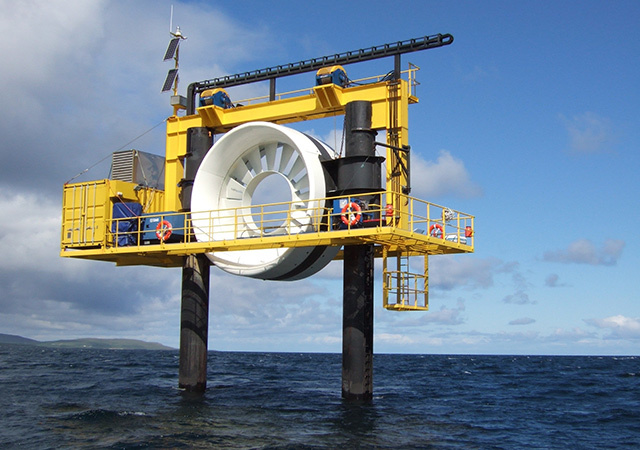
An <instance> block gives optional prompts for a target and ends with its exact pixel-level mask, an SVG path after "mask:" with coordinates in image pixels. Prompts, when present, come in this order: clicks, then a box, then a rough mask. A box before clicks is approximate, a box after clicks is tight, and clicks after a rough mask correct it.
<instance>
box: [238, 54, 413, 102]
mask: <svg viewBox="0 0 640 450" xmlns="http://www.w3.org/2000/svg"><path fill="white" fill-rule="evenodd" d="M418 70H420V67H418V66H416V65H415V64H412V63H409V69H407V70H403V71H402V72H401V74H402V75H406V76H407V78H408V80H409V86H411V95H412V96H413V97H415V88H416V86H418V85H419V84H420V83H419V82H418V81H417V78H416V72H417V71H418ZM387 77H388V74H384V75H375V76H372V77H366V78H359V79H357V80H351V84H352V85H358V84H367V83H379V82H381V81H383V80H384V79H385V78H387ZM309 94H313V88H304V89H297V90H295V91H287V92H282V93H279V94H276V96H275V100H284V99H286V98H291V97H296V96H299V95H309ZM270 100H271V99H270V97H269V96H268V95H262V96H259V97H252V98H246V99H242V100H238V101H237V102H235V104H236V105H238V106H249V105H254V104H256V103H263V102H267V101H270Z"/></svg>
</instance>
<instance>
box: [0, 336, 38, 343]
mask: <svg viewBox="0 0 640 450" xmlns="http://www.w3.org/2000/svg"><path fill="white" fill-rule="evenodd" d="M39 343H40V342H38V341H36V340H34V339H29V338H26V337H22V336H16V335H15V334H2V333H0V344H25V345H29V344H30V345H38V344H39Z"/></svg>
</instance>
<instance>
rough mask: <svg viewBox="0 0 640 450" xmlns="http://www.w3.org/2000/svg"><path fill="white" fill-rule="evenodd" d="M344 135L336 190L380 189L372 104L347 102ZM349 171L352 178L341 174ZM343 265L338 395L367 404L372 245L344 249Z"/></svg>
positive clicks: (370, 359)
mask: <svg viewBox="0 0 640 450" xmlns="http://www.w3.org/2000/svg"><path fill="white" fill-rule="evenodd" d="M345 133H346V134H345V158H344V162H343V163H342V164H340V165H339V168H338V186H337V190H338V191H340V192H342V193H344V194H354V195H355V194H357V193H358V192H366V191H371V190H379V189H380V185H381V179H380V171H379V166H380V161H379V159H378V158H376V156H375V146H374V138H375V132H374V131H373V130H371V103H370V102H365V101H357V102H351V103H348V104H347V106H346V110H345ZM375 166H378V170H377V171H376V170H375ZM347 173H349V174H351V175H349V176H345V174H347ZM341 174H342V176H341ZM343 262H344V281H343V315H342V397H343V398H344V399H345V400H370V399H371V398H372V397H373V262H374V249H373V245H372V244H367V245H345V246H344V261H343Z"/></svg>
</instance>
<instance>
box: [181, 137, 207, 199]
mask: <svg viewBox="0 0 640 450" xmlns="http://www.w3.org/2000/svg"><path fill="white" fill-rule="evenodd" d="M212 144H213V137H212V135H211V131H209V129H208V128H206V127H193V128H189V129H188V130H187V156H186V158H185V160H184V178H183V179H182V180H181V181H180V186H181V187H182V190H181V191H180V202H181V203H182V210H183V211H190V210H191V190H192V188H193V180H194V179H195V178H196V173H197V172H198V168H199V167H200V163H201V162H202V159H203V158H204V157H205V155H206V154H207V152H208V151H209V149H210V148H211V145H212Z"/></svg>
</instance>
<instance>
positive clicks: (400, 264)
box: [382, 246, 429, 311]
mask: <svg viewBox="0 0 640 450" xmlns="http://www.w3.org/2000/svg"><path fill="white" fill-rule="evenodd" d="M388 256H389V255H388V248H387V247H386V246H383V248H382V302H383V306H384V307H385V308H386V309H389V310H393V311H427V310H428V309H429V263H428V259H427V255H424V271H423V273H412V272H410V267H409V255H407V254H403V253H402V252H400V251H398V253H397V254H396V256H395V270H393V269H394V268H391V269H390V268H389V265H388V262H389V261H388V259H389V258H388Z"/></svg>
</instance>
